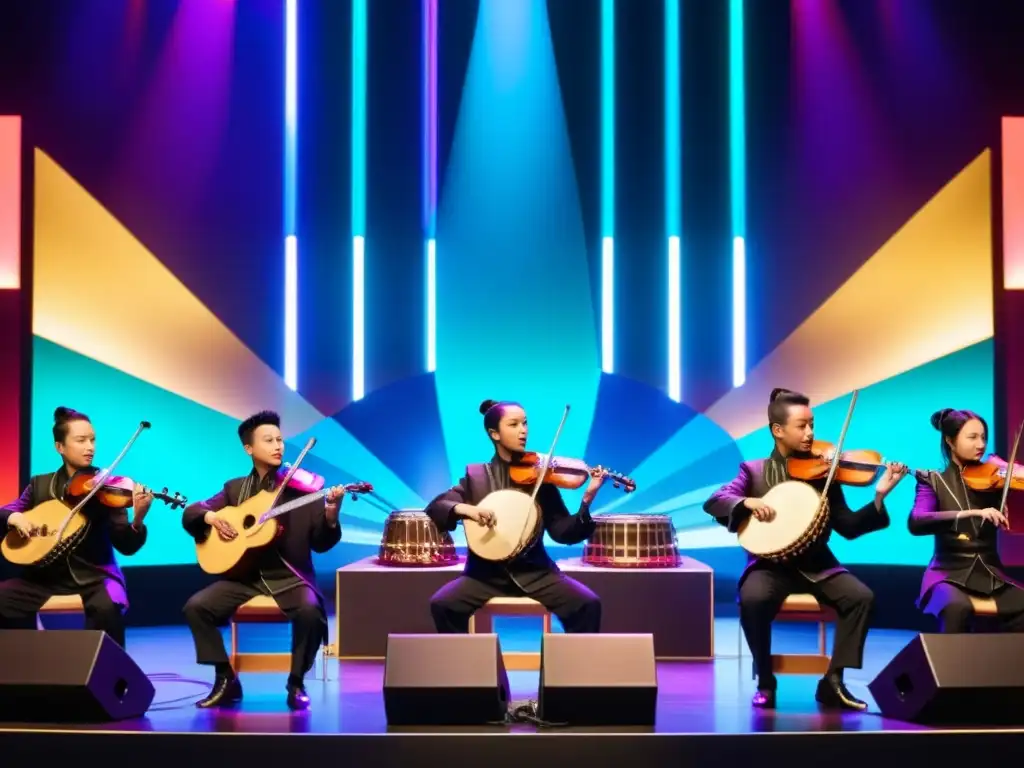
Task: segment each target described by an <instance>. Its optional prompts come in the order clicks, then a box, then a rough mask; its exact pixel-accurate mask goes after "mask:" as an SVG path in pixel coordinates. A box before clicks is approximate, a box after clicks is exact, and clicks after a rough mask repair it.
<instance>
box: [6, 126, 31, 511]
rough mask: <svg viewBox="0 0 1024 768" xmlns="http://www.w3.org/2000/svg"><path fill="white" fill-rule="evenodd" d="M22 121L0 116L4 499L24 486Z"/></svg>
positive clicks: (11, 497)
mask: <svg viewBox="0 0 1024 768" xmlns="http://www.w3.org/2000/svg"><path fill="white" fill-rule="evenodd" d="M22 175H23V168H22V121H21V118H20V117H11V116H3V115H0V372H2V373H0V504H5V503H7V501H9V500H11V499H13V498H14V497H15V496H17V495H18V493H20V491H21V487H20V484H21V466H20V458H21V421H22V409H23V407H24V404H25V403H26V402H27V399H26V395H27V393H25V392H23V391H22V389H23V386H22V383H23V379H24V377H23V376H22V361H23V352H24V350H25V345H26V344H27V340H26V339H25V335H26V333H27V332H28V330H29V329H28V328H25V327H24V325H25V321H24V312H23V308H24V304H23V300H24V296H23V294H22V288H21V257H22V252H21V250H22Z"/></svg>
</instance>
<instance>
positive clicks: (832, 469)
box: [821, 389, 860, 499]
mask: <svg viewBox="0 0 1024 768" xmlns="http://www.w3.org/2000/svg"><path fill="white" fill-rule="evenodd" d="M859 392H860V390H856V389H855V390H853V396H852V397H851V398H850V407H849V408H847V409H846V420H845V421H844V422H843V428H842V429H841V430H839V440H837V441H836V449H835V452H834V453H833V454H832V462H831V465H830V466H829V468H828V477H827V478H825V487H824V488H822V489H821V498H823V499H825V498H828V489H829V487H830V486H831V485H832V479H833V478H834V477H835V476H836V471H837V470H838V469H839V457H840V456H842V455H843V442H844V441H845V440H846V432H847V430H848V429H849V428H850V421H851V420H852V419H853V409H854V406H856V405H857V395H858V394H859Z"/></svg>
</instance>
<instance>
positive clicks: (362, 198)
mask: <svg viewBox="0 0 1024 768" xmlns="http://www.w3.org/2000/svg"><path fill="white" fill-rule="evenodd" d="M366 15H367V0H352V399H353V400H362V399H363V395H364V394H366V369H365V363H366V328H365V325H364V323H365V317H366V305H365V302H366V294H365V291H364V281H365V277H366V266H365V258H366V54H367V51H366V48H367V29H366V25H367V18H366Z"/></svg>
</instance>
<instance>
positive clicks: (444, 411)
mask: <svg viewBox="0 0 1024 768" xmlns="http://www.w3.org/2000/svg"><path fill="white" fill-rule="evenodd" d="M444 179H445V181H444V187H443V190H442V193H441V199H440V206H439V210H438V227H437V230H438V241H439V242H443V243H444V247H443V248H441V249H439V250H438V254H437V255H438V258H437V291H438V299H437V330H438V343H437V372H436V374H435V375H436V377H437V378H436V381H437V392H438V408H439V412H440V415H441V423H442V427H443V430H444V437H445V444H446V450H447V453H448V457H449V461H450V463H451V471H452V476H453V477H456V476H461V474H462V472H463V470H464V468H465V465H466V464H467V463H469V462H473V461H486V460H488V459H489V458H490V456H491V447H490V443H489V441H488V439H487V436H486V435H485V434H484V431H483V426H482V419H481V416H480V413H479V412H478V410H477V406H478V405H479V403H480V401H481V400H484V399H486V398H496V399H515V400H519V401H520V402H522V403H523V405H524V406H525V407H526V408H527V410H528V411H529V417H530V429H531V435H530V445H531V446H532V447H533V448H535V449H537V450H541V451H544V450H547V448H548V446H549V444H550V441H551V439H552V437H553V436H554V431H555V428H556V427H557V425H558V421H559V419H560V418H561V415H562V409H563V407H564V406H565V404H567V403H569V404H571V405H572V406H573V411H572V414H571V415H570V417H569V420H568V423H567V424H566V428H565V431H564V432H563V433H562V438H561V442H560V443H559V445H558V451H559V452H560V453H563V452H564V453H565V454H567V455H582V451H583V450H584V449H585V447H586V444H587V436H588V433H589V431H590V425H591V421H592V418H593V413H594V408H595V404H596V400H597V391H598V385H599V379H600V365H601V359H600V348H599V342H598V339H597V337H596V333H595V328H594V322H593V318H594V306H593V300H592V298H591V296H592V292H591V286H590V284H589V280H588V266H587V264H588V260H587V242H586V236H585V233H584V229H583V217H582V213H581V210H580V203H579V194H578V190H577V188H576V177H575V170H574V167H573V160H572V152H571V148H570V145H569V138H568V132H567V130H566V125H565V115H564V112H563V107H562V99H561V92H560V90H559V83H558V73H557V71H556V67H555V59H554V52H553V50H552V47H551V33H550V29H549V27H548V17H547V5H546V3H545V2H544V0H511V1H510V0H482V2H481V3H480V9H479V13H478V16H477V26H476V32H475V37H474V41H473V49H472V52H471V55H470V61H469V67H468V71H467V74H466V80H465V84H464V87H463V93H462V99H461V103H460V111H459V116H458V121H457V124H456V130H455V138H454V142H453V145H452V150H451V155H450V159H449V163H448V167H447V169H446V173H445V176H444Z"/></svg>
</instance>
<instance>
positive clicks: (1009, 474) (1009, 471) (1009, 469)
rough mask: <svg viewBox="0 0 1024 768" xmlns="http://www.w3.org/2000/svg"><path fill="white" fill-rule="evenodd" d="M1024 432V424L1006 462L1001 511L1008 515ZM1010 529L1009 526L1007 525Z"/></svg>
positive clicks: (1018, 430)
mask: <svg viewBox="0 0 1024 768" xmlns="http://www.w3.org/2000/svg"><path fill="white" fill-rule="evenodd" d="M1021 432H1024V422H1021V425H1020V427H1018V428H1017V436H1016V437H1015V438H1013V450H1011V451H1010V460H1009V461H1007V462H1006V480H1005V481H1004V485H1003V500H1002V501H1001V502H1000V503H999V511H1000V512H1001V513H1003V514H1004V515H1005V514H1006V501H1007V499H1008V498H1009V496H1010V485H1011V484H1012V483H1013V466H1014V464H1016V462H1017V448H1018V447H1019V446H1020V434H1021ZM1007 528H1009V525H1007Z"/></svg>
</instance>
